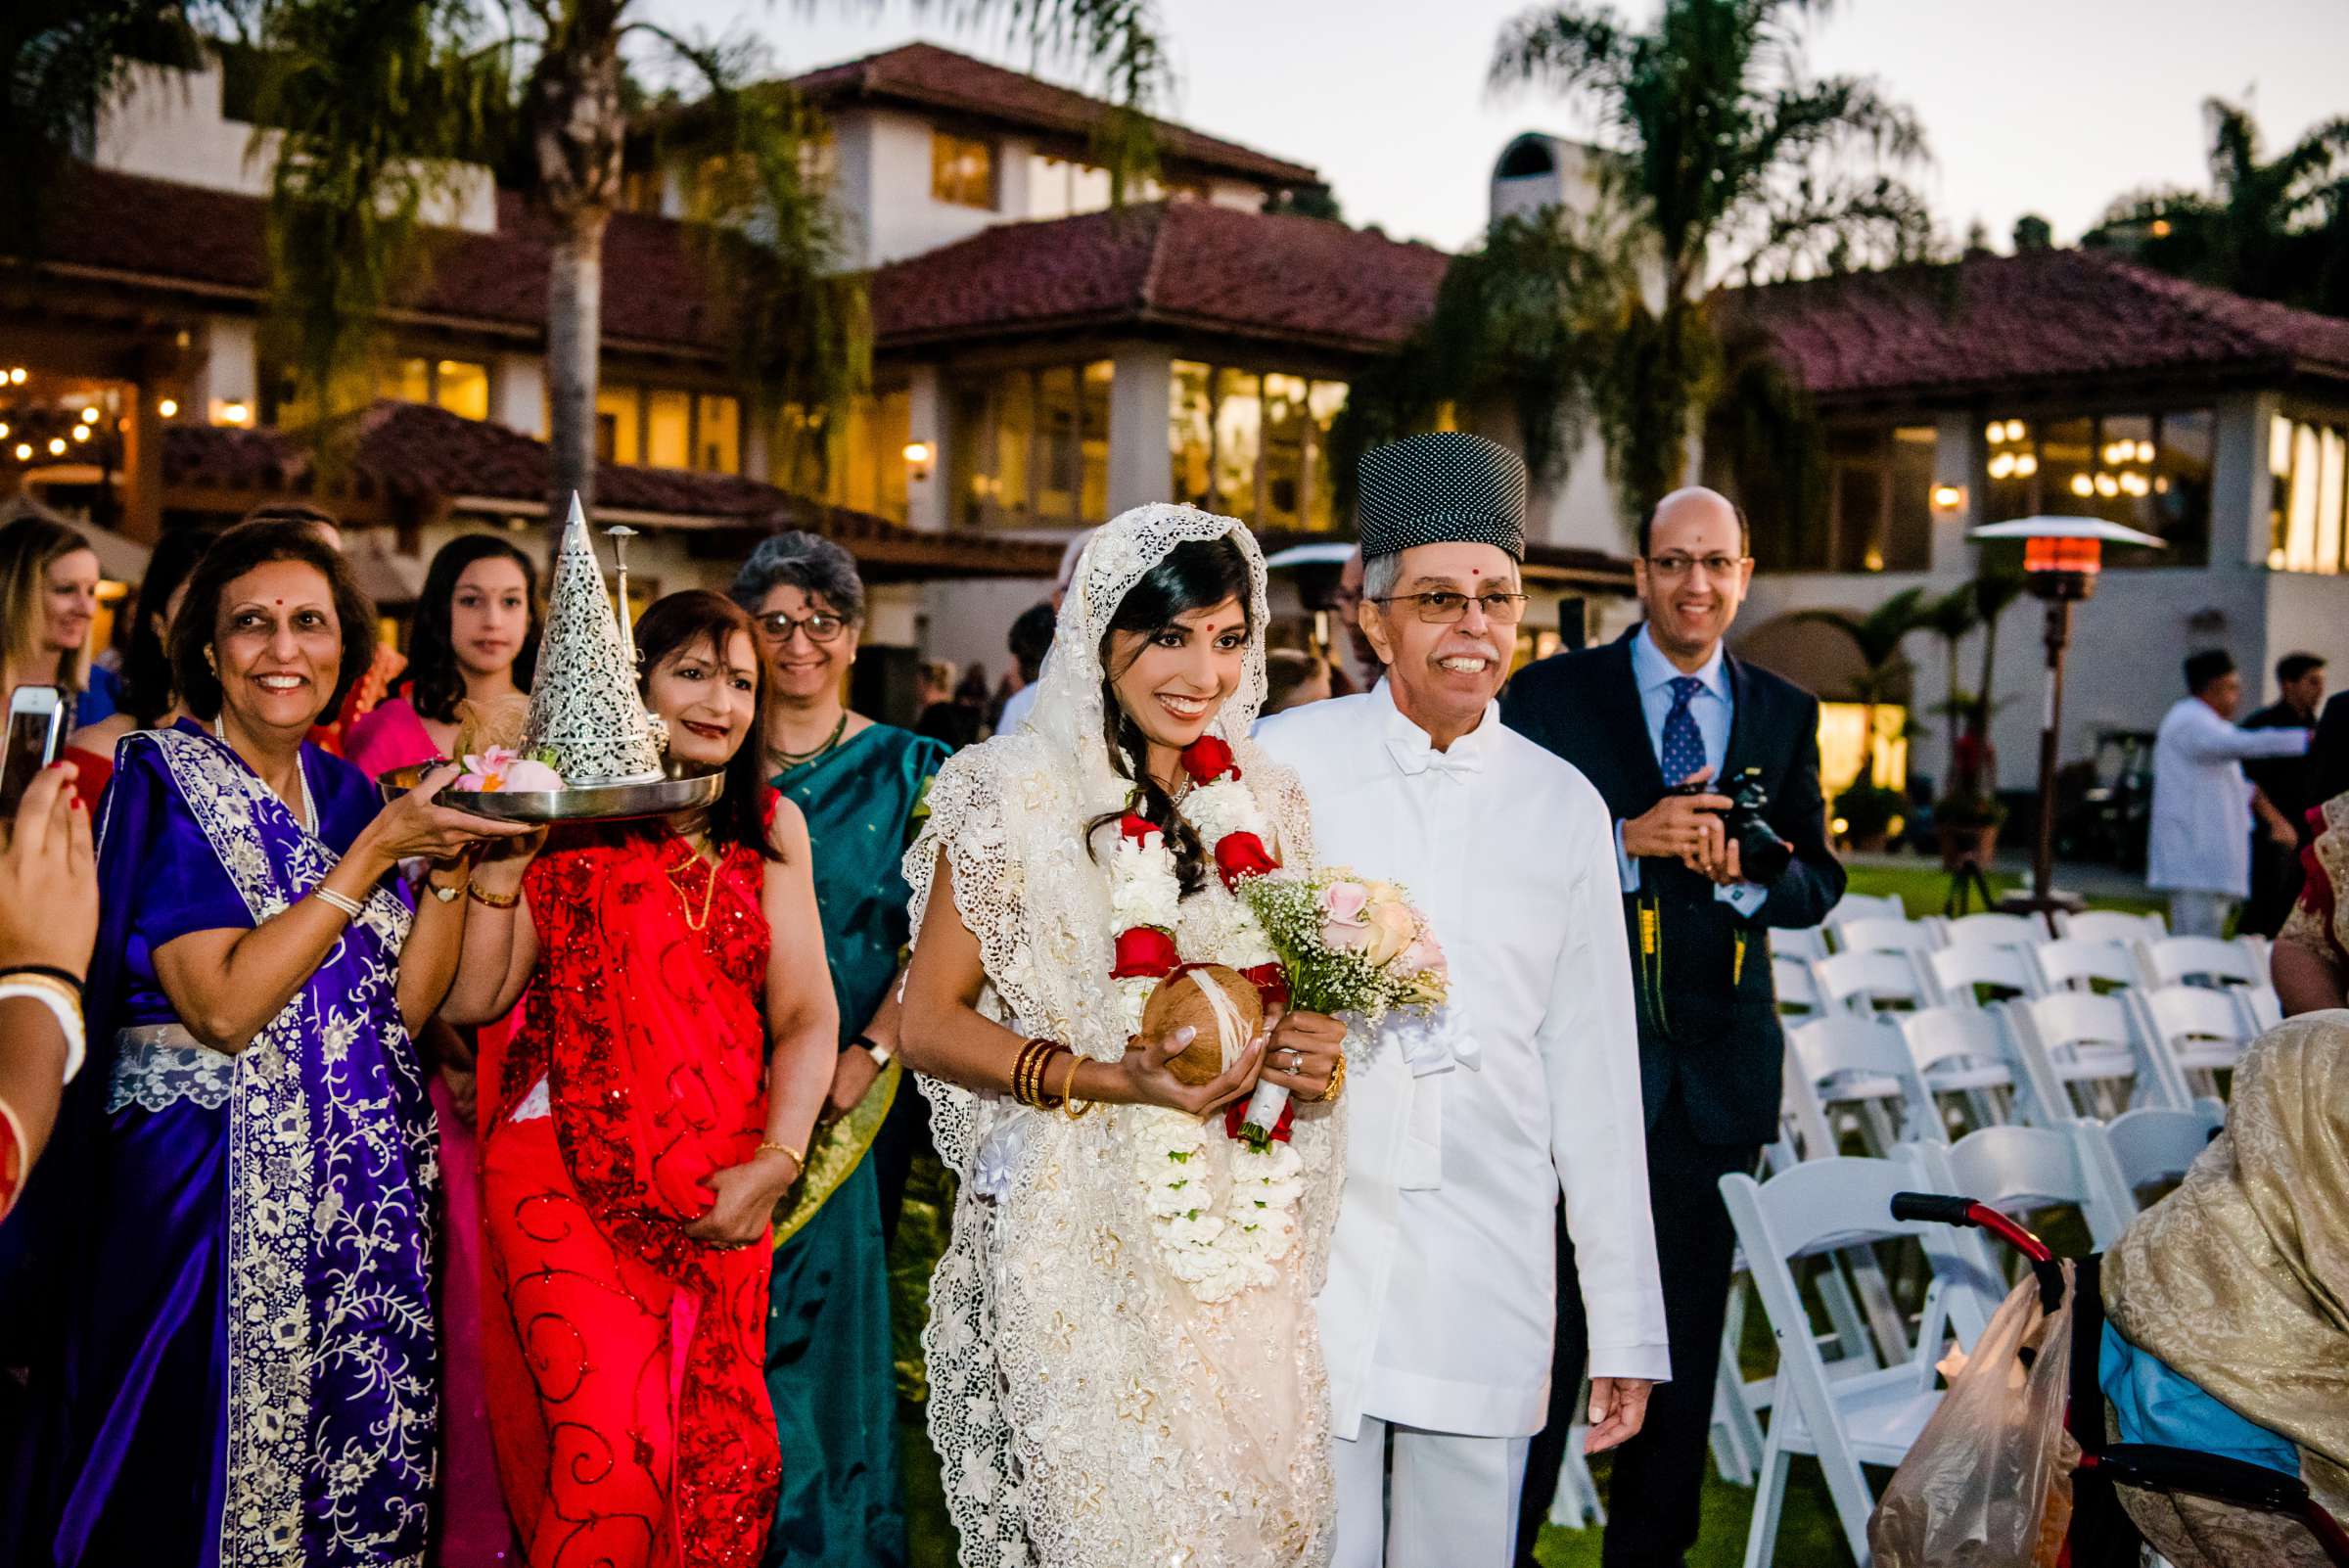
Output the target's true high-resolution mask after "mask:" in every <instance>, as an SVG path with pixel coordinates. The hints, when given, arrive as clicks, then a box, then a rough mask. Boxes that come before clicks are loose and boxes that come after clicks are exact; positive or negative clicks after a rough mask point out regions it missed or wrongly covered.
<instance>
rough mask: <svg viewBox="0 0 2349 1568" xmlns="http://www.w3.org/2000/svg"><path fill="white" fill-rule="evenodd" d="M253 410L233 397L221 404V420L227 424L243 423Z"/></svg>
mask: <svg viewBox="0 0 2349 1568" xmlns="http://www.w3.org/2000/svg"><path fill="white" fill-rule="evenodd" d="M252 412H253V411H252V410H251V409H249V408H247V407H246V406H245V405H244V404H243V403H242V402H239V401H238V400H237V399H235V398H233V397H232V398H230V399H229V400H228V401H227V402H225V403H222V404H221V405H220V420H221V423H223V424H227V425H242V424H244V423H245V421H246V419H247V417H248V416H249V415H250V414H251V413H252Z"/></svg>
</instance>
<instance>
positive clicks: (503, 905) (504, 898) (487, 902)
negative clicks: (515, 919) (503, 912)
mask: <svg viewBox="0 0 2349 1568" xmlns="http://www.w3.org/2000/svg"><path fill="white" fill-rule="evenodd" d="M465 897H466V898H468V899H472V900H473V901H474V902H476V903H478V904H480V905H481V906H482V907H483V908H484V909H511V908H513V907H514V906H515V905H516V904H518V903H520V902H522V890H521V889H520V888H517V889H515V890H514V891H513V892H512V893H484V892H483V891H482V890H481V889H479V888H477V887H475V886H474V885H473V884H472V883H470V882H468V883H466V884H465Z"/></svg>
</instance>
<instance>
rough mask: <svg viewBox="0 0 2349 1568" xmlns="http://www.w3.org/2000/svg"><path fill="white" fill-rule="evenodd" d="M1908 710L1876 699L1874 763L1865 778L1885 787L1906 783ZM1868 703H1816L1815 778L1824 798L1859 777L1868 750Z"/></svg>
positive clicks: (1828, 797) (1905, 786) (1850, 784)
mask: <svg viewBox="0 0 2349 1568" xmlns="http://www.w3.org/2000/svg"><path fill="white" fill-rule="evenodd" d="M1908 713H1909V711H1908V710H1907V709H1905V708H1902V707H1900V706H1899V705H1898V704H1894V703H1879V704H1877V705H1876V708H1875V713H1874V715H1873V716H1874V720H1875V722H1874V726H1873V728H1874V734H1875V738H1876V739H1875V765H1874V766H1873V767H1872V768H1870V769H1869V774H1870V777H1869V782H1870V783H1873V784H1876V785H1880V786H1881V787H1883V788H1885V789H1888V790H1905V789H1907V788H1908V787H1909V743H1908V741H1906V740H1904V739H1903V738H1902V734H1901V732H1902V729H1903V727H1904V720H1905V719H1906V718H1907V716H1908ZM1869 716H1870V715H1869V713H1868V705H1867V704H1865V703H1825V702H1822V703H1820V704H1819V785H1820V787H1821V788H1822V789H1824V790H1825V791H1826V795H1827V799H1829V800H1833V799H1834V798H1835V797H1836V796H1838V795H1840V794H1842V793H1843V792H1844V791H1845V790H1847V789H1850V788H1851V787H1852V786H1853V785H1854V784H1856V783H1858V782H1859V781H1860V768H1861V763H1862V761H1863V760H1864V759H1865V758H1866V756H1867V751H1868V740H1867V738H1868V734H1869V728H1870V726H1869V722H1868V720H1869Z"/></svg>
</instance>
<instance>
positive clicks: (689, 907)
mask: <svg viewBox="0 0 2349 1568" xmlns="http://www.w3.org/2000/svg"><path fill="white" fill-rule="evenodd" d="M695 862H699V863H702V864H706V865H708V866H709V867H710V880H709V881H708V882H706V883H704V884H703V885H702V912H701V914H700V915H698V916H697V915H695V914H694V912H693V898H692V896H691V895H690V894H688V893H687V892H686V891H685V879H684V878H683V877H681V876H679V875H678V874H677V873H678V872H680V871H682V870H684V869H685V867H684V866H673V867H671V868H670V869H668V871H667V872H665V873H664V875H666V876H667V877H668V885H669V886H670V887H672V888H674V889H676V890H677V904H678V907H679V908H680V909H681V910H682V911H683V912H684V915H685V929H686V930H688V931H700V930H701V929H703V928H704V927H705V926H707V925H709V924H710V909H711V906H712V905H713V904H714V903H715V902H716V900H717V876H718V872H719V871H720V870H721V869H723V867H722V865H721V863H720V862H719V861H716V860H709V861H704V860H702V857H701V855H700V854H698V853H697V854H695V855H693V857H692V860H691V861H689V862H688V863H689V864H690V863H695Z"/></svg>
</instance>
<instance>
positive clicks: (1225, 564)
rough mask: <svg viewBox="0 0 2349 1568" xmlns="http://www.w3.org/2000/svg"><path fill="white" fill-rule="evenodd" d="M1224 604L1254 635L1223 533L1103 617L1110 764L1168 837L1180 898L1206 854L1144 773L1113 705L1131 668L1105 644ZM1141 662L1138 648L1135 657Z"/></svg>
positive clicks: (1179, 552)
mask: <svg viewBox="0 0 2349 1568" xmlns="http://www.w3.org/2000/svg"><path fill="white" fill-rule="evenodd" d="M1226 599H1237V600H1239V602H1240V614H1241V615H1242V616H1243V617H1244V618H1245V621H1244V624H1245V625H1246V626H1247V628H1248V630H1249V632H1250V633H1251V634H1253V633H1254V632H1255V630H1256V611H1255V608H1254V607H1253V606H1252V605H1251V604H1250V603H1249V581H1248V558H1247V557H1246V556H1245V555H1243V554H1241V552H1240V547H1239V546H1238V545H1237V544H1234V543H1233V542H1232V540H1231V536H1230V535H1229V534H1224V535H1222V536H1221V537H1220V538H1213V539H1186V540H1184V541H1183V542H1182V543H1180V544H1177V545H1176V546H1174V549H1172V550H1169V551H1168V552H1167V554H1166V558H1165V559H1164V560H1162V561H1160V562H1159V563H1158V565H1156V566H1154V567H1152V568H1151V569H1150V570H1149V571H1148V572H1146V573H1144V574H1143V575H1142V577H1141V580H1140V581H1138V582H1136V583H1134V585H1133V586H1132V587H1131V588H1129V589H1128V590H1127V592H1126V597H1125V599H1124V600H1122V601H1121V602H1120V603H1119V605H1118V609H1117V613H1116V614H1115V615H1113V616H1111V617H1110V618H1109V629H1108V630H1107V631H1105V632H1103V633H1102V634H1101V671H1102V673H1101V711H1102V715H1103V718H1104V720H1105V721H1106V727H1107V731H1108V733H1107V735H1106V736H1105V739H1106V741H1107V743H1108V746H1109V765H1110V767H1111V768H1112V769H1113V770H1114V771H1115V772H1116V773H1117V775H1118V776H1119V777H1120V778H1124V779H1130V780H1132V781H1133V787H1134V797H1135V800H1134V805H1133V809H1134V810H1135V812H1137V813H1138V814H1139V815H1141V816H1143V817H1145V818H1147V819H1148V820H1149V821H1150V823H1151V824H1152V825H1153V826H1155V827H1156V828H1157V829H1158V830H1159V832H1160V833H1162V834H1164V835H1165V836H1166V840H1167V847H1168V848H1169V849H1170V850H1172V851H1174V875H1175V876H1176V878H1177V879H1178V880H1179V881H1180V882H1181V884H1182V896H1183V897H1184V898H1186V899H1187V898H1189V897H1190V896H1191V895H1192V894H1194V893H1197V892H1198V891H1199V890H1200V889H1201V888H1203V887H1205V886H1207V873H1208V851H1207V848H1206V846H1205V845H1203V844H1201V843H1200V842H1199V834H1198V832H1197V830H1196V829H1194V828H1193V827H1192V826H1191V825H1190V824H1189V823H1188V822H1186V821H1184V820H1183V819H1182V813H1181V812H1180V811H1177V810H1176V809H1175V808H1174V797H1173V796H1172V795H1169V794H1168V793H1167V792H1166V791H1165V790H1164V789H1163V788H1161V787H1160V785H1159V783H1158V781H1157V780H1156V779H1154V778H1152V777H1151V776H1150V767H1149V761H1150V737H1149V736H1147V735H1145V734H1144V733H1142V726H1141V725H1140V724H1138V723H1136V722H1135V721H1134V718H1133V715H1130V714H1128V713H1127V712H1126V710H1125V708H1124V707H1123V706H1122V705H1121V704H1120V703H1119V702H1118V692H1117V680H1118V677H1119V676H1120V675H1123V674H1124V673H1125V672H1126V670H1127V669H1130V668H1132V665H1133V660H1132V659H1128V660H1127V661H1126V664H1125V665H1124V666H1123V667H1121V668H1118V669H1111V668H1110V645H1111V642H1112V639H1114V638H1115V637H1116V636H1117V634H1118V633H1119V632H1121V631H1138V632H1143V633H1147V634H1155V633H1157V632H1160V631H1163V630H1165V629H1166V628H1167V627H1169V626H1171V625H1173V624H1174V619H1175V618H1176V617H1177V616H1187V615H1190V614H1192V613H1193V612H1194V611H1199V610H1212V609H1214V608H1215V607H1216V606H1217V605H1220V604H1221V603H1222V602H1223V601H1224V600H1226ZM1140 657H1141V655H1140V653H1139V651H1138V650H1137V651H1136V653H1135V655H1134V658H1135V659H1138V658H1140ZM1117 819H1118V813H1117V812H1115V811H1112V812H1109V813H1107V814H1106V815H1103V816H1098V817H1095V818H1094V819H1093V820H1092V821H1090V822H1088V823H1086V824H1085V841H1086V843H1087V845H1088V846H1089V845H1090V844H1091V842H1092V837H1093V833H1094V831H1095V830H1096V829H1098V828H1100V827H1101V826H1103V825H1104V824H1105V823H1111V822H1115V821H1116V820H1117Z"/></svg>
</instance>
